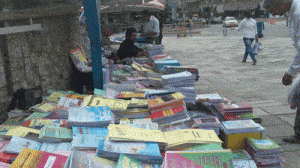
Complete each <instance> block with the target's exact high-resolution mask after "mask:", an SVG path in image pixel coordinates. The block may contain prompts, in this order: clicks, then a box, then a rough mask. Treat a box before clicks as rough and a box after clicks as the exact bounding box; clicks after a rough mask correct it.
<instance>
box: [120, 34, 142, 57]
mask: <svg viewBox="0 0 300 168" xmlns="http://www.w3.org/2000/svg"><path fill="white" fill-rule="evenodd" d="M136 34H137V30H136V29H135V28H128V29H127V30H126V33H125V38H126V39H125V40H124V41H123V42H122V43H121V45H120V47H119V49H118V51H117V57H118V59H119V60H123V59H125V58H132V57H140V56H145V55H146V50H144V49H142V48H139V47H137V46H136V45H134V42H135V41H136V36H137V35H136Z"/></svg>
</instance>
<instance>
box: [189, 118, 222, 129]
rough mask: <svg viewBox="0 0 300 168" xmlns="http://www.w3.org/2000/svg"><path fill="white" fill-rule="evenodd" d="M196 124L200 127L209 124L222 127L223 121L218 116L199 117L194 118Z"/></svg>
mask: <svg viewBox="0 0 300 168" xmlns="http://www.w3.org/2000/svg"><path fill="white" fill-rule="evenodd" d="M193 120H194V121H195V124H197V126H199V127H201V126H202V127H208V126H214V127H220V126H221V122H220V120H219V119H218V118H217V117H199V118H194V119H193Z"/></svg>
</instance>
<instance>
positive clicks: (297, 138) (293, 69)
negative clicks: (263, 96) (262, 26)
mask: <svg viewBox="0 0 300 168" xmlns="http://www.w3.org/2000/svg"><path fill="white" fill-rule="evenodd" d="M264 8H265V9H266V10H267V11H268V12H270V13H272V15H274V16H275V15H281V16H282V15H284V14H285V13H286V12H289V14H288V15H289V24H288V26H289V30H290V35H291V37H292V40H293V42H294V46H295V48H296V50H297V54H296V56H295V57H294V61H293V63H292V64H291V66H290V67H289V69H288V70H287V71H286V72H285V74H284V75H283V77H282V84H284V85H286V86H288V85H291V84H292V82H293V79H294V78H295V76H296V74H298V73H299V72H300V27H299V22H300V11H299V8H300V1H299V0H265V1H264ZM298 97H299V95H298ZM298 103H299V102H298ZM294 132H295V135H293V136H291V137H288V138H283V139H282V140H283V141H284V142H288V143H298V144H299V143H300V106H299V104H298V105H297V113H296V118H295V124H294Z"/></svg>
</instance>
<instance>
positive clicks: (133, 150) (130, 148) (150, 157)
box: [96, 138, 163, 163]
mask: <svg viewBox="0 0 300 168" xmlns="http://www.w3.org/2000/svg"><path fill="white" fill-rule="evenodd" d="M121 154H126V155H129V156H132V157H134V158H135V159H138V160H141V161H143V162H146V163H162V161H163V159H162V156H161V153H160V150H159V145H158V143H153V142H114V141H109V140H105V138H104V139H103V140H102V142H100V143H99V147H98V150H97V153H96V155H97V156H99V157H104V158H110V159H112V160H114V161H117V160H118V158H119V157H120V155H121Z"/></svg>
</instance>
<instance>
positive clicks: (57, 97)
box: [47, 92, 65, 103]
mask: <svg viewBox="0 0 300 168" xmlns="http://www.w3.org/2000/svg"><path fill="white" fill-rule="evenodd" d="M64 96H65V94H63V93H60V92H53V93H51V95H50V96H48V97H47V100H48V101H50V102H54V103H58V102H59V100H60V98H61V97H64Z"/></svg>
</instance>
